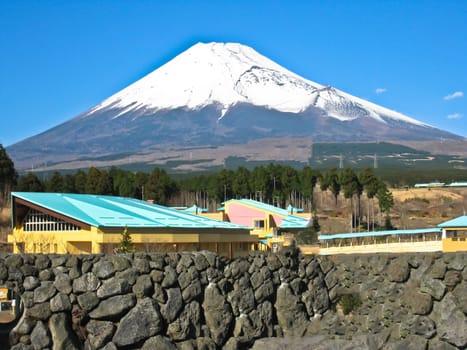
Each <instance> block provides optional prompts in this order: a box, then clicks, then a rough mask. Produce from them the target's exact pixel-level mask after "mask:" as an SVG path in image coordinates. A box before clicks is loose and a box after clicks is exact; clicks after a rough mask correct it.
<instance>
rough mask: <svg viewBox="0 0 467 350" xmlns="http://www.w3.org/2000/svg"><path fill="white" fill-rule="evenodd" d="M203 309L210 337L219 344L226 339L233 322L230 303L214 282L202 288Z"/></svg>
mask: <svg viewBox="0 0 467 350" xmlns="http://www.w3.org/2000/svg"><path fill="white" fill-rule="evenodd" d="M203 309H204V317H205V320H206V325H207V326H208V329H209V331H210V334H211V338H212V339H213V340H214V342H215V343H216V344H217V345H218V346H220V345H221V344H223V343H224V342H225V340H226V339H227V335H228V333H229V330H230V327H231V326H232V323H233V315H232V311H231V309H230V305H229V304H228V303H227V301H226V300H225V298H224V296H223V295H222V294H221V292H220V291H219V288H218V287H217V286H216V285H214V284H211V285H209V286H208V287H207V288H206V289H205V290H204V302H203Z"/></svg>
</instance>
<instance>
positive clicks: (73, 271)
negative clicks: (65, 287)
mask: <svg viewBox="0 0 467 350" xmlns="http://www.w3.org/2000/svg"><path fill="white" fill-rule="evenodd" d="M68 276H70V278H71V279H72V280H74V279H77V278H78V277H79V276H81V269H80V268H79V267H78V266H73V267H70V270H69V271H68Z"/></svg>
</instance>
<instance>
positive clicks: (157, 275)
mask: <svg viewBox="0 0 467 350" xmlns="http://www.w3.org/2000/svg"><path fill="white" fill-rule="evenodd" d="M149 276H151V280H152V281H153V282H154V283H161V282H162V280H163V279H164V272H163V271H159V270H152V271H151V273H150V274H149Z"/></svg>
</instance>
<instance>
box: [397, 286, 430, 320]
mask: <svg viewBox="0 0 467 350" xmlns="http://www.w3.org/2000/svg"><path fill="white" fill-rule="evenodd" d="M402 300H403V302H404V303H405V304H406V305H407V306H408V307H409V308H410V309H411V310H412V312H413V313H414V314H415V315H428V314H429V313H430V312H431V309H432V307H433V299H432V297H431V295H429V294H426V293H420V292H419V291H417V290H416V289H414V288H407V289H406V292H405V294H404V295H403V297H402Z"/></svg>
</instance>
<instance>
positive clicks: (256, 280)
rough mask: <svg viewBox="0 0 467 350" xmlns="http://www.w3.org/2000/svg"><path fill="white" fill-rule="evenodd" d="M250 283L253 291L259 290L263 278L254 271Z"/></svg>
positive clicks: (259, 273)
mask: <svg viewBox="0 0 467 350" xmlns="http://www.w3.org/2000/svg"><path fill="white" fill-rule="evenodd" d="M250 283H251V286H252V287H253V289H257V288H259V287H260V286H261V285H262V284H263V283H264V276H263V274H262V273H261V272H260V271H255V272H253V273H252V275H251V277H250Z"/></svg>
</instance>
